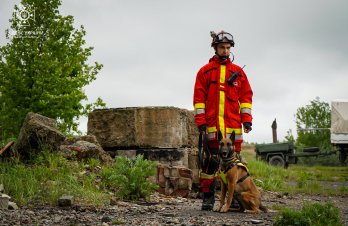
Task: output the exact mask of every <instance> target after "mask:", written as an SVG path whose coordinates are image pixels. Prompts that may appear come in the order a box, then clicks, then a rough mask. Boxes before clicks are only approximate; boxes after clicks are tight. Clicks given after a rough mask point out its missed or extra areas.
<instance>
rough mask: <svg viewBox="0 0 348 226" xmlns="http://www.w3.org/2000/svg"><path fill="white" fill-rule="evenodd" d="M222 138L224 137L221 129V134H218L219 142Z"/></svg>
mask: <svg viewBox="0 0 348 226" xmlns="http://www.w3.org/2000/svg"><path fill="white" fill-rule="evenodd" d="M222 139H223V137H222V133H221V131H220V130H219V134H218V140H219V142H220V140H222Z"/></svg>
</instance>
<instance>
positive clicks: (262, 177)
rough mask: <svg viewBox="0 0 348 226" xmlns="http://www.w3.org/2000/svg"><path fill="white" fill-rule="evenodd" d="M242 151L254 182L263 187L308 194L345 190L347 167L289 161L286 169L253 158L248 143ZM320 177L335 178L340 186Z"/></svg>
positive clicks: (337, 192) (331, 180) (347, 178)
mask: <svg viewBox="0 0 348 226" xmlns="http://www.w3.org/2000/svg"><path fill="white" fill-rule="evenodd" d="M244 151H245V152H244ZM242 155H243V156H244V157H245V159H246V160H247V162H248V168H249V170H250V173H251V175H252V176H253V178H254V181H255V184H256V185H257V186H258V187H261V188H263V189H265V190H269V191H278V192H279V191H284V192H290V193H295V192H301V193H310V194H313V193H315V194H331V195H335V194H336V195H337V194H341V195H342V194H343V195H347V194H348V192H347V190H348V189H346V188H345V186H344V185H345V183H346V181H348V167H342V166H337V167H335V166H321V165H320V166H318V165H314V166H306V165H294V164H291V165H290V166H289V168H288V169H283V168H280V167H274V166H270V165H268V163H266V162H264V161H258V160H256V158H255V152H254V151H253V149H252V148H250V147H249V148H248V149H247V150H244V149H243V152H242ZM321 181H326V182H327V181H329V182H338V183H341V184H342V186H341V187H338V188H337V187H336V188H335V187H333V186H330V183H327V184H325V183H321ZM289 182H292V183H289ZM322 184H323V185H322ZM325 185H326V186H325Z"/></svg>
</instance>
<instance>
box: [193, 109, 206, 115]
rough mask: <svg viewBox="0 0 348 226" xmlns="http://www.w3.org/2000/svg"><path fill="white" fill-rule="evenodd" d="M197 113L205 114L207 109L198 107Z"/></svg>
mask: <svg viewBox="0 0 348 226" xmlns="http://www.w3.org/2000/svg"><path fill="white" fill-rule="evenodd" d="M195 114H196V115H199V114H205V109H202V108H198V109H197V110H196V112H195Z"/></svg>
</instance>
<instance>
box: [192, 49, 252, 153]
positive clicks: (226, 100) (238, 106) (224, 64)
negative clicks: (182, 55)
mask: <svg viewBox="0 0 348 226" xmlns="http://www.w3.org/2000/svg"><path fill="white" fill-rule="evenodd" d="M233 72H239V74H240V76H238V77H237V78H236V79H235V80H234V81H233V84H229V83H227V79H228V78H229V77H230V76H231V74H232V73H233ZM252 96H253V92H252V89H251V87H250V84H249V81H248V78H247V76H246V74H245V73H244V71H243V70H241V68H240V67H239V66H237V65H235V64H233V63H232V62H231V61H230V60H229V59H227V60H221V59H219V58H218V57H217V56H216V55H215V56H214V57H213V58H211V59H210V60H209V63H208V64H206V65H204V66H203V67H202V68H201V69H200V70H199V71H198V73H197V77H196V83H195V87H194V97H193V104H194V110H195V122H196V125H197V127H199V126H201V125H204V124H206V125H207V131H208V139H209V147H210V148H213V149H214V148H215V149H217V148H218V142H217V138H218V131H221V133H222V135H223V137H226V136H227V137H229V136H230V134H231V133H232V132H233V131H235V134H236V137H235V139H236V140H235V148H236V151H237V152H239V151H241V143H242V142H243V136H242V123H243V122H249V123H251V122H252V116H251V108H252Z"/></svg>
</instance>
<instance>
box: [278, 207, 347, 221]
mask: <svg viewBox="0 0 348 226" xmlns="http://www.w3.org/2000/svg"><path fill="white" fill-rule="evenodd" d="M273 225H275V226H288V225H294V226H295V225H298V226H302V225H303V226H306V225H316V226H327V225H331V226H341V225H343V224H342V223H341V222H340V217H339V209H338V208H337V207H335V206H334V205H333V204H332V203H326V204H319V203H314V204H305V205H304V206H303V208H302V210H300V211H296V210H292V209H289V208H284V209H282V210H281V212H280V213H279V214H278V215H277V216H276V218H275V219H274V224H273Z"/></svg>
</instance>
